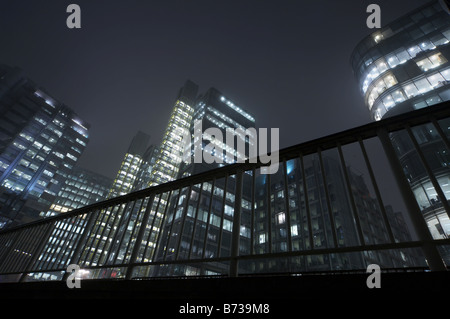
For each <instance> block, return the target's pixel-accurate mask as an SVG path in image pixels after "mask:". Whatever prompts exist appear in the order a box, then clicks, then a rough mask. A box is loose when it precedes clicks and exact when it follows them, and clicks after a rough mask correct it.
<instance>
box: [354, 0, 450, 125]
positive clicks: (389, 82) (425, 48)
mask: <svg viewBox="0 0 450 319" xmlns="http://www.w3.org/2000/svg"><path fill="white" fill-rule="evenodd" d="M449 42H450V18H449V14H448V13H447V12H446V11H445V10H444V9H443V8H442V6H441V4H440V3H439V2H438V1H434V2H431V3H430V4H428V5H426V6H424V7H422V8H419V9H417V10H414V11H413V12H411V13H410V14H407V15H405V16H404V17H401V18H399V19H397V20H395V21H394V22H392V23H390V24H389V25H387V26H385V27H383V28H381V29H380V30H379V31H376V32H374V33H373V34H371V35H370V36H368V37H367V38H365V39H364V40H362V41H361V42H360V43H359V44H358V46H357V47H356V49H355V50H354V52H353V54H352V59H351V64H352V67H353V70H354V73H355V76H356V78H357V81H358V83H359V85H360V90H361V93H362V95H363V96H364V100H365V104H366V106H367V107H368V109H369V110H370V112H371V115H372V117H373V119H374V120H376V121H378V120H380V119H381V118H383V117H386V116H390V115H394V114H399V113H402V112H406V111H409V110H414V109H418V108H421V107H426V106H429V105H433V104H436V103H439V102H440V101H443V100H447V99H448V98H449V96H450V86H449V84H450V82H449V81H450V78H449V75H450V64H449V63H448V59H449V58H450V46H449V45H448V44H449Z"/></svg>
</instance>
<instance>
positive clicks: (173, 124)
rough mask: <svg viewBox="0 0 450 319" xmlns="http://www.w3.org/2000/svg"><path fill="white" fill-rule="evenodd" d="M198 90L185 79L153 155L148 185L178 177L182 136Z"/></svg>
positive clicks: (195, 85)
mask: <svg viewBox="0 0 450 319" xmlns="http://www.w3.org/2000/svg"><path fill="white" fill-rule="evenodd" d="M197 91H198V86H197V84H195V83H193V82H192V81H189V80H188V81H186V83H185V85H184V86H183V87H182V88H181V89H180V93H179V95H178V98H177V100H176V102H175V106H174V108H173V109H172V113H171V115H170V118H169V123H168V124H167V128H166V131H165V133H164V136H163V139H162V141H161V144H160V146H159V149H158V152H157V154H156V156H155V165H154V166H153V168H152V174H151V175H152V176H151V181H150V184H149V186H154V185H159V184H163V183H166V182H169V181H173V180H175V179H176V178H177V177H178V172H179V170H180V165H181V162H182V159H183V156H184V151H185V149H184V148H185V147H184V145H185V143H186V141H183V137H184V136H185V132H189V129H190V126H191V122H192V115H193V113H194V107H193V105H194V102H195V99H196V95H197Z"/></svg>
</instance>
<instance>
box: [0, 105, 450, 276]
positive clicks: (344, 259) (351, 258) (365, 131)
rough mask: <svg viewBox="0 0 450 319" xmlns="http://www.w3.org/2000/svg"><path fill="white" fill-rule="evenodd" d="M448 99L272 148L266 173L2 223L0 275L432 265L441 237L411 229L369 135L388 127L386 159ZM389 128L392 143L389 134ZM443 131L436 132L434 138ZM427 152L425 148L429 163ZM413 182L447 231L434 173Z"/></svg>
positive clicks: (219, 173)
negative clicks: (400, 116) (399, 116)
mask: <svg viewBox="0 0 450 319" xmlns="http://www.w3.org/2000/svg"><path fill="white" fill-rule="evenodd" d="M446 106H447V107H446V108H440V109H439V112H436V113H433V112H432V108H429V109H426V110H427V111H429V112H428V113H426V114H422V115H421V117H420V118H419V119H418V118H416V117H417V115H416V117H410V118H409V120H411V122H415V123H425V124H419V125H413V126H411V127H409V126H407V125H405V124H404V123H403V121H401V120H397V121H395V122H392V123H389V124H386V123H384V122H383V121H382V122H374V123H371V125H365V126H364V127H361V128H356V129H354V130H348V131H345V132H343V133H342V134H334V135H332V136H329V137H325V138H323V139H319V140H315V141H313V142H307V143H304V144H299V145H297V146H294V147H290V148H288V149H285V150H280V166H279V170H278V171H277V172H276V173H275V174H261V169H262V168H261V166H262V164H261V163H254V164H253V163H243V164H239V163H238V164H236V165H225V166H224V167H222V168H217V169H213V170H209V171H204V172H202V173H201V174H193V175H191V176H187V177H185V178H182V179H179V180H177V181H176V183H165V184H161V185H158V186H154V187H150V188H147V189H145V190H142V191H140V192H133V193H129V194H127V195H124V196H121V197H118V198H114V199H111V200H108V201H104V202H101V203H98V204H96V205H95V206H87V207H84V208H80V209H78V210H74V211H71V212H67V213H65V214H62V215H61V216H57V217H56V218H52V219H44V220H43V221H41V222H40V223H35V224H31V225H29V226H27V227H22V228H18V229H11V230H9V231H3V232H0V281H18V280H22V281H40V280H64V278H65V277H64V272H65V269H66V268H67V265H69V264H77V265H79V266H80V267H81V269H82V270H83V271H82V276H83V279H112V278H114V279H142V278H153V277H167V276H183V277H184V276H230V275H231V276H233V275H237V274H244V275H247V274H249V275H250V274H280V273H283V274H298V273H326V272H347V271H349V272H352V271H364V272H365V269H366V267H367V265H369V264H373V263H375V264H378V265H379V266H380V267H381V268H382V269H392V268H393V269H395V270H396V271H397V270H399V269H407V270H409V269H412V270H417V269H428V267H430V268H432V269H436V268H433V267H436V259H434V261H433V258H431V257H430V256H431V255H430V253H429V251H426V249H429V248H430V246H427V248H425V245H423V243H424V240H426V242H427V243H429V244H430V245H431V246H435V247H436V246H442V247H444V248H445V247H446V246H445V245H448V240H445V239H444V240H443V239H438V238H433V237H431V235H430V234H429V233H428V234H429V235H430V238H431V239H428V238H424V237H423V234H420V233H421V232H420V229H419V228H418V227H417V225H415V226H414V227H411V225H412V224H414V222H412V220H411V219H412V216H414V215H413V213H414V212H413V211H412V210H408V209H409V208H410V207H409V206H408V205H406V204H405V203H406V200H407V198H403V197H402V196H401V195H400V193H401V191H400V189H399V187H396V179H397V177H398V176H397V175H396V174H395V173H393V172H390V171H389V172H387V174H386V170H389V165H388V162H389V160H388V159H386V158H383V155H384V152H383V150H384V146H385V145H383V142H382V141H381V138H380V137H379V135H378V134H377V132H378V131H380V129H385V130H386V133H385V137H386V139H387V142H388V143H389V145H390V147H391V148H392V153H393V154H394V156H395V155H396V154H395V152H403V151H404V150H407V148H408V147H413V148H414V149H416V148H417V150H421V149H422V148H423V147H426V146H427V143H426V141H427V139H426V136H422V137H420V136H419V135H417V134H418V133H420V132H422V130H421V128H422V126H423V125H425V126H426V127H427V129H428V130H436V127H435V126H434V124H433V122H434V120H433V118H434V119H435V120H436V122H437V123H440V124H441V125H446V123H449V122H448V120H449V119H450V111H449V109H448V102H447V104H446ZM430 118H431V119H430ZM399 128H401V130H405V131H404V132H405V133H406V135H405V136H402V135H398V136H400V137H403V138H404V141H403V142H402V143H401V142H399V141H395V140H393V139H389V133H393V132H397V133H398V130H399ZM441 128H442V126H441ZM409 131H410V132H411V135H410V134H409ZM411 136H413V137H414V138H415V140H417V141H418V142H417V143H413V140H412V139H411ZM448 137H450V136H448V135H447V134H444V135H443V136H440V138H441V139H442V141H443V143H444V144H446V143H448ZM408 138H409V140H408ZM408 143H412V145H408ZM402 147H404V148H402ZM418 154H419V155H420V153H419V152H418ZM435 156H436V155H434V154H429V155H428V157H427V158H428V160H429V161H430V163H431V161H434V160H436V157H435ZM408 160H411V164H409V165H415V164H414V163H415V162H414V161H413V160H412V159H410V158H408ZM409 165H408V166H409ZM403 166H405V165H403ZM416 173H417V170H416V169H415V170H412V171H411V174H416ZM401 174H402V172H401V170H400V174H398V175H401ZM403 178H404V180H405V181H406V178H407V177H406V175H405V176H403ZM408 178H414V175H411V176H410V177H408ZM430 181H431V180H430ZM406 182H407V181H406ZM438 182H439V183H447V180H445V179H442V178H441V177H440V176H439V177H438ZM417 185H419V184H417ZM443 185H444V184H443ZM420 187H421V189H420V190H419V189H418V190H417V192H422V193H421V194H420V197H421V200H422V205H426V206H427V208H428V209H429V211H428V213H429V214H430V217H431V216H432V217H433V218H429V219H428V224H429V225H432V226H433V227H434V229H435V232H437V233H439V232H442V231H443V230H444V231H445V229H446V228H445V223H446V219H445V217H444V216H443V215H442V216H441V215H435V214H434V212H433V209H434V206H433V205H434V204H436V202H435V201H433V200H432V199H433V196H440V195H439V194H437V192H436V194H435V193H434V191H433V189H432V187H434V182H433V181H431V184H429V183H428V182H427V181H425V180H423V182H422V183H421V184H420ZM448 190H449V189H448V187H447V188H443V191H444V193H445V192H446V191H448ZM417 196H418V197H419V195H417ZM402 198H403V199H404V201H405V202H402ZM419 213H420V211H419ZM420 218H421V217H420ZM421 220H422V222H423V219H421ZM439 225H441V226H439ZM423 227H424V229H425V231H426V232H427V231H428V229H427V226H426V224H425V223H423ZM441 227H442V229H441ZM422 230H423V229H422ZM447 247H448V246H447ZM439 260H440V262H442V259H441V258H440V257H439V258H438V259H437V261H438V262H439ZM446 262H447V265H448V262H449V261H448V260H447V261H446ZM441 266H443V265H442V264H441Z"/></svg>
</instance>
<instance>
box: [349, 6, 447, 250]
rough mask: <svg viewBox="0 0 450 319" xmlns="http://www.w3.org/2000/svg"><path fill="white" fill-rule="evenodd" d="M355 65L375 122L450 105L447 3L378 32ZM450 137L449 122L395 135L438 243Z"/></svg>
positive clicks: (442, 234) (443, 225) (357, 53)
mask: <svg viewBox="0 0 450 319" xmlns="http://www.w3.org/2000/svg"><path fill="white" fill-rule="evenodd" d="M351 65H352V68H353V72H354V75H355V77H356V79H357V81H358V84H359V89H360V92H361V94H362V96H363V98H364V103H365V106H366V107H367V108H368V110H369V112H370V114H371V117H372V118H373V120H375V121H378V120H381V119H382V118H386V117H390V116H393V115H398V114H401V113H405V112H410V111H413V110H417V109H420V108H424V107H430V106H432V105H434V104H438V103H440V102H443V101H448V100H450V10H449V5H448V2H446V1H431V2H429V3H428V4H426V5H424V6H422V7H420V8H417V9H415V10H413V11H411V12H409V13H408V14H406V15H404V16H403V17H400V18H398V19H397V20H395V21H393V22H391V23H390V24H388V25H386V26H384V27H382V28H380V29H377V31H375V32H373V33H372V34H370V35H369V36H367V37H366V38H364V39H363V40H362V41H360V43H359V44H358V45H357V46H356V48H355V50H354V51H353V53H352V56H351ZM448 137H450V122H449V121H439V122H438V121H435V122H434V123H432V124H431V123H430V124H428V125H421V126H415V127H412V128H410V129H409V130H401V131H398V132H396V133H393V134H390V138H391V140H392V142H393V145H394V146H395V150H396V152H397V156H398V158H399V160H400V163H401V165H402V167H403V171H404V173H405V176H406V177H407V179H408V181H409V183H410V186H411V189H412V191H413V193H414V195H415V197H416V200H417V203H418V204H419V206H420V209H421V211H422V214H423V216H424V218H425V220H426V222H427V224H428V227H429V230H430V232H431V234H432V235H433V237H434V238H449V237H450V220H449V216H448V213H447V211H448V208H449V202H448V201H449V200H450V149H449V143H448ZM415 145H416V146H418V148H417V149H418V150H419V151H416V148H415ZM444 255H445V256H446V257H445V258H447V257H448V256H450V254H448V253H445V254H444Z"/></svg>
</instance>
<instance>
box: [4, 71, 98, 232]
mask: <svg viewBox="0 0 450 319" xmlns="http://www.w3.org/2000/svg"><path fill="white" fill-rule="evenodd" d="M0 113H1V116H0V207H1V208H0V228H1V227H5V226H12V225H15V224H20V223H25V222H30V221H33V220H36V219H39V218H40V217H41V216H44V215H45V214H46V212H47V211H48V209H49V207H50V205H51V204H52V203H53V201H54V200H55V198H56V197H57V195H58V192H59V191H60V189H61V187H62V186H63V184H64V181H65V180H66V178H67V177H68V176H69V174H70V172H71V170H72V169H73V167H74V166H75V164H76V162H77V161H78V159H79V158H80V156H81V154H82V153H83V151H84V149H85V147H86V145H87V143H88V140H89V133H88V129H89V125H88V124H86V123H85V122H84V121H83V120H82V119H80V118H79V117H78V116H77V114H75V113H74V112H73V111H72V110H71V109H70V108H68V107H67V106H65V105H64V104H62V103H61V102H59V101H57V100H56V99H55V98H53V97H52V96H51V95H49V94H48V93H47V92H45V91H44V90H43V89H42V88H39V87H37V86H36V84H34V83H33V82H31V80H29V79H27V78H26V77H24V76H23V74H22V71H21V70H20V69H18V68H10V67H8V66H4V65H0Z"/></svg>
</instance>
